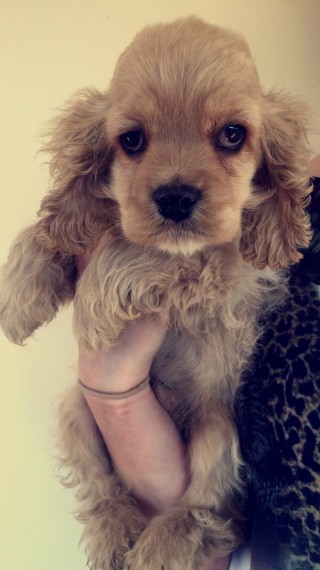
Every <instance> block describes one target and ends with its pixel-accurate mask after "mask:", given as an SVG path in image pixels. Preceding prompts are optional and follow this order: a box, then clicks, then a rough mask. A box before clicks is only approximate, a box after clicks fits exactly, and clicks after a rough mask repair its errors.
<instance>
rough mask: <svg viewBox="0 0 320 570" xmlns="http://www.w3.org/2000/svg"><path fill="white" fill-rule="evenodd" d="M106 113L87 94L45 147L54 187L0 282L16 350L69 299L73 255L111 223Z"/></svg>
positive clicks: (103, 103) (1, 307) (95, 96)
mask: <svg viewBox="0 0 320 570" xmlns="http://www.w3.org/2000/svg"><path fill="white" fill-rule="evenodd" d="M107 107H108V100H107V96H106V95H105V94H102V93H99V92H98V91H93V90H85V91H82V92H81V93H80V94H79V95H78V96H77V97H76V99H74V100H72V101H71V102H70V103H68V104H67V106H66V108H65V109H64V110H63V111H62V113H61V115H60V116H59V117H58V119H57V120H56V121H55V124H54V127H53V129H52V136H51V141H50V143H49V145H48V147H47V149H46V150H48V151H49V152H50V153H51V155H52V160H51V163H50V169H51V174H52V177H53V181H54V183H53V188H52V189H51V191H50V192H49V194H48V195H47V196H46V197H45V198H44V200H43V201H42V204H41V208H40V211H39V216H40V219H39V220H38V221H37V222H36V223H35V224H34V225H33V226H31V227H29V228H27V229H26V230H24V231H23V232H22V233H21V234H20V235H19V236H18V238H17V239H16V241H15V242H14V244H13V246H12V248H11V250H10V253H9V258H8V262H7V264H6V265H5V266H4V268H3V271H2V276H1V285H0V324H1V326H2V328H3V330H4V332H5V334H6V335H7V337H8V338H9V339H10V340H12V341H13V342H16V343H18V344H23V342H24V341H25V339H26V338H27V337H28V336H30V335H31V334H32V332H33V331H34V330H35V329H36V328H38V327H39V326H41V325H42V324H43V323H45V322H49V321H50V320H51V319H52V318H53V317H54V316H55V314H56V312H57V310H58V308H59V307H60V305H62V304H64V303H66V302H67V301H68V300H69V299H71V298H72V297H73V294H74V289H75V282H76V278H77V273H76V268H75V265H74V255H75V254H77V253H80V252H84V251H85V250H87V249H88V250H90V249H93V248H94V247H95V245H96V243H97V241H98V240H99V237H100V236H101V234H102V233H103V232H104V231H105V230H106V229H107V228H108V226H109V225H110V224H111V223H112V221H113V216H114V212H115V211H116V206H115V204H114V202H112V201H111V200H110V198H108V195H107V186H108V176H109V170H110V163H111V159H112V152H111V149H110V146H109V145H108V141H107V140H106V135H105V113H106V109H107Z"/></svg>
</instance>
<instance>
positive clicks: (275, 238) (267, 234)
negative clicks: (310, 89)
mask: <svg viewBox="0 0 320 570" xmlns="http://www.w3.org/2000/svg"><path fill="white" fill-rule="evenodd" d="M305 117H306V111H305V107H304V105H303V104H302V103H300V102H299V101H296V100H294V99H293V98H291V97H289V96H288V95H284V94H281V93H280V94H277V93H273V92H271V93H269V94H268V95H267V96H266V97H265V99H264V108H263V127H262V137H261V138H262V140H261V146H262V149H261V150H262V161H261V165H260V167H259V169H258V171H257V172H256V174H255V177H254V180H253V194H252V197H251V198H250V201H249V203H248V204H247V207H246V209H245V211H244V214H243V220H242V237H241V242H240V251H241V252H242V254H243V257H244V258H245V259H246V260H247V261H251V262H252V264H253V265H254V267H257V268H261V269H262V268H264V267H266V266H267V265H268V266H270V267H287V266H288V265H290V264H292V263H296V262H297V261H299V259H300V258H301V257H302V254H301V253H300V251H299V249H300V248H304V247H306V246H307V245H308V243H309V241H310V238H311V230H310V223H309V218H308V215H307V213H306V210H305V208H306V206H307V204H308V201H309V200H308V196H309V194H310V192H311V187H310V183H309V178H308V175H307V164H308V147H307V141H306V121H305Z"/></svg>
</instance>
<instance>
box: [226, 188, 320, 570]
mask: <svg viewBox="0 0 320 570" xmlns="http://www.w3.org/2000/svg"><path fill="white" fill-rule="evenodd" d="M317 196H318V197H319V196H320V185H319V194H318V195H317V194H316V197H317ZM319 211H320V210H319ZM317 212H318V210H317ZM316 215H318V214H316ZM316 239H318V236H317V237H316ZM312 245H313V247H312V248H311V250H312V256H311V257H312V263H311V264H310V259H311V257H309V258H308V255H306V256H305V261H304V265H302V267H301V268H300V271H299V270H296V269H295V270H293V271H292V273H291V277H290V281H289V294H288V297H287V299H286V301H285V303H284V304H283V306H282V307H281V308H280V309H279V308H278V309H277V310H276V311H275V312H274V313H272V314H271V315H270V316H269V318H268V321H267V323H266V325H265V327H266V328H265V334H264V336H263V337H262V339H261V341H260V343H259V347H258V350H257V351H256V354H255V358H254V361H253V363H252V367H251V370H250V371H249V372H248V374H247V375H246V377H245V378H244V382H243V385H242V388H241V390H240V392H239V396H238V403H237V408H236V414H237V423H238V429H239V435H240V443H241V447H242V453H243V456H244V460H245V463H246V478H247V483H248V512H249V515H248V518H249V521H251V528H250V529H249V533H250V535H251V545H252V566H251V568H252V570H316V569H318V570H319V569H320V435H319V434H320V301H319V288H318V287H317V286H316V284H315V283H314V282H310V275H311V280H312V281H317V280H318V277H319V273H320V261H319V252H320V248H318V244H317V243H314V244H312ZM317 256H318V257H317ZM315 259H317V263H318V265H317V267H316V266H315V265H314V260H315ZM308 263H309V266H310V271H309V270H308ZM318 282H320V279H319V280H318Z"/></svg>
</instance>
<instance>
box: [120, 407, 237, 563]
mask: <svg viewBox="0 0 320 570" xmlns="http://www.w3.org/2000/svg"><path fill="white" fill-rule="evenodd" d="M221 408H222V406H219V407H216V409H215V410H211V412H210V413H209V414H208V415H207V416H206V418H204V419H203V421H202V422H201V425H198V426H197V427H196V430H195V431H194V435H193V437H192V440H191V442H190V444H189V461H190V471H191V482H190V485H189V487H188V489H187V491H186V493H185V495H184V496H183V497H182V499H181V501H180V503H179V504H178V505H177V506H176V507H174V508H173V509H172V510H171V511H169V512H167V513H164V514H162V515H159V516H157V517H155V518H154V519H153V520H152V521H151V522H150V523H149V525H148V526H147V528H146V529H145V530H144V531H143V533H142V534H141V536H140V538H139V539H138V541H137V543H136V545H135V546H134V548H133V549H132V550H131V551H130V552H128V554H127V556H126V559H125V570H198V568H199V567H200V566H201V565H202V564H205V563H206V562H207V560H208V558H209V557H210V558H213V557H216V558H219V557H222V556H224V555H226V554H228V553H230V552H232V551H233V550H234V549H235V548H236V547H237V546H238V545H239V544H240V542H241V540H242V528H241V523H242V515H241V511H240V510H239V507H238V505H237V502H236V501H235V495H237V494H238V495H239V496H241V493H242V492H243V489H242V485H241V481H240V477H239V467H240V460H239V456H238V444H237V436H236V432H235V429H234V427H233V425H232V422H231V420H230V419H229V417H228V413H227V412H225V413H223V412H222V409H221ZM239 502H240V501H239Z"/></svg>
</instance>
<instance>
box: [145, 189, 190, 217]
mask: <svg viewBox="0 0 320 570" xmlns="http://www.w3.org/2000/svg"><path fill="white" fill-rule="evenodd" d="M200 197H201V193H200V191H199V190H198V189H197V188H193V187H192V186H185V185H183V184H176V185H167V186H159V188H157V190H155V191H154V192H153V194H152V199H153V201H154V202H155V204H156V206H157V209H158V212H159V214H160V215H161V216H162V217H163V218H166V219H169V220H173V221H174V222H181V221H182V220H187V219H188V218H190V216H191V214H192V212H193V210H194V208H195V206H196V204H197V203H198V202H199V200H200Z"/></svg>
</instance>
